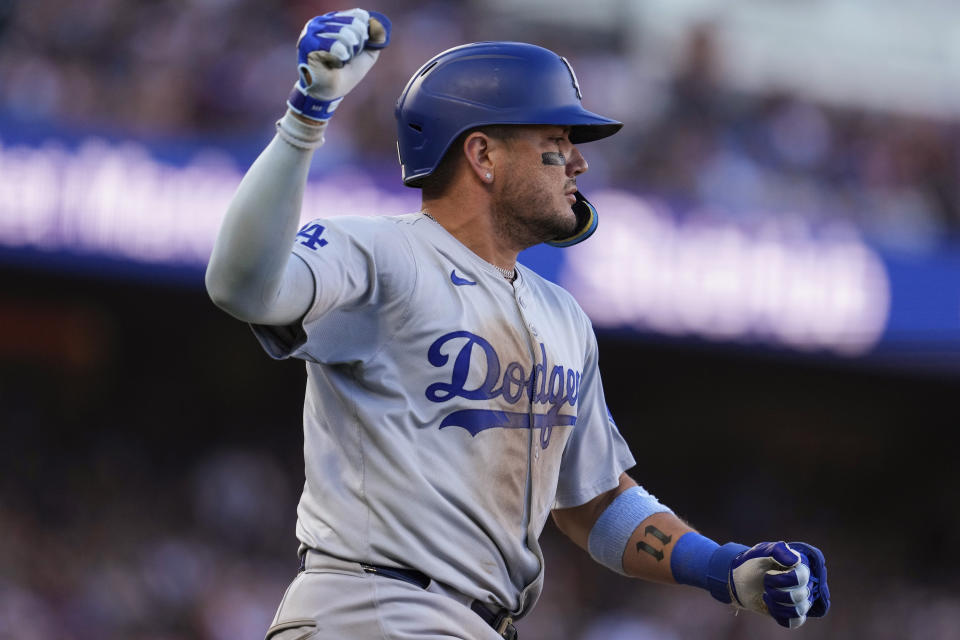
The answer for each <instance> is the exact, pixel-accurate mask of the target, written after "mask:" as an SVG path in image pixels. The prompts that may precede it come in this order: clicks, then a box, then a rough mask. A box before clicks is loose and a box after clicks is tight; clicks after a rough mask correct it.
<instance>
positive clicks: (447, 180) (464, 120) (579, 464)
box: [206, 9, 830, 640]
mask: <svg viewBox="0 0 960 640" xmlns="http://www.w3.org/2000/svg"><path fill="white" fill-rule="evenodd" d="M389 42H390V22H389V20H387V18H386V17H385V16H383V15H381V14H378V13H374V12H367V11H364V10H361V9H353V10H351V11H341V12H334V13H328V14H326V15H323V16H320V17H317V18H314V19H313V20H311V21H310V22H308V23H307V25H306V26H305V28H304V30H303V32H302V33H301V34H300V39H299V41H298V45H297V46H298V53H299V67H298V69H299V80H298V81H297V83H296V85H295V86H294V88H293V91H292V93H291V94H290V98H289V100H288V102H287V107H288V108H287V111H286V113H285V115H284V116H283V117H282V118H281V119H280V120H279V122H278V123H277V134H276V136H275V137H274V139H273V140H272V141H271V142H270V144H269V145H268V146H267V147H266V149H265V150H264V151H263V153H262V154H261V155H260V157H259V158H258V159H257V160H256V162H254V164H253V165H252V166H251V167H250V169H249V171H248V172H247V174H246V176H245V177H244V179H243V181H242V183H241V185H240V187H239V189H238V191H237V193H236V196H235V197H234V199H233V201H232V203H231V205H230V207H229V209H228V211H227V213H226V216H225V218H224V220H223V224H222V228H221V230H220V233H219V235H218V237H217V241H216V245H215V247H214V250H213V254H212V256H211V258H210V264H209V267H208V270H207V274H206V283H207V289H208V291H209V294H210V296H211V298H212V299H213V301H214V302H215V303H216V304H217V305H219V306H220V307H222V308H223V309H225V310H226V311H227V312H229V313H230V314H232V315H233V316H235V317H237V318H239V319H241V320H244V321H246V322H249V323H251V325H252V326H253V330H254V332H255V334H256V336H257V338H258V339H259V341H260V342H261V344H262V345H263V347H264V349H266V351H267V352H268V353H269V354H270V355H271V356H272V357H274V358H290V357H295V358H299V359H302V360H304V361H305V362H306V368H307V374H308V375H307V388H306V400H305V404H304V414H303V420H304V438H305V444H304V456H305V469H306V482H305V485H304V489H303V494H302V497H301V500H300V504H299V506H298V510H297V515H298V519H297V528H296V533H297V538H298V539H299V541H300V547H299V553H300V559H301V560H300V561H301V571H300V573H299V574H298V575H297V576H296V578H295V579H294V580H293V582H292V583H291V585H290V586H289V588H288V590H287V592H286V595H285V596H284V598H283V600H282V602H281V604H280V607H279V610H278V611H277V615H276V618H275V619H274V621H273V624H272V626H271V627H270V629H269V631H268V633H267V637H268V638H272V639H274V640H292V639H294V638H307V637H311V638H313V637H317V638H354V639H359V640H362V639H367V638H397V639H400V638H418V639H419V638H463V639H468V638H469V639H471V640H476V639H484V638H487V639H491V640H492V639H494V638H516V637H517V631H516V628H515V627H514V622H515V621H516V620H518V619H520V618H522V617H523V616H524V615H526V614H527V613H529V611H530V610H531V608H532V607H533V606H534V604H535V603H536V600H537V597H538V595H539V594H540V591H541V585H542V580H543V568H544V558H543V554H542V552H541V549H540V546H539V544H538V538H539V536H540V533H541V531H542V530H543V527H544V525H545V523H546V520H547V517H548V516H550V515H551V514H552V516H553V518H554V520H555V522H556V524H557V525H558V526H559V528H560V529H561V530H562V531H563V532H564V533H565V534H566V535H567V536H569V537H570V538H571V539H572V540H573V541H574V542H575V543H577V544H578V545H579V546H581V547H582V548H584V549H585V550H587V551H588V552H589V553H590V555H591V556H592V557H593V558H594V559H595V560H596V561H597V562H599V563H601V564H603V565H605V566H607V567H609V568H610V569H612V570H614V571H617V572H619V573H622V574H625V575H630V576H635V577H639V578H644V579H647V580H654V581H660V582H665V583H681V584H687V585H693V586H697V587H700V588H703V589H705V590H707V591H708V592H709V593H710V594H711V595H712V596H713V597H714V598H716V599H717V600H720V601H721V602H724V603H730V604H732V605H733V606H735V607H738V608H743V609H749V610H751V611H756V612H758V613H762V614H764V615H768V616H771V617H772V618H773V619H774V620H775V621H776V622H777V623H779V624H780V625H782V626H785V627H797V626H799V625H801V624H803V623H804V621H805V620H806V619H807V617H808V616H822V615H824V614H825V613H826V612H827V609H828V608H829V603H830V601H829V592H828V588H827V581H826V569H825V566H824V559H823V555H822V554H821V552H820V551H819V550H817V549H816V548H815V547H813V546H811V545H809V544H804V543H799V542H796V543H794V542H791V543H789V544H788V543H785V542H765V543H761V544H758V545H755V546H753V547H747V546H744V545H739V544H734V543H728V544H725V545H722V546H721V545H719V544H717V543H716V542H714V541H713V540H711V539H709V538H707V537H705V536H703V535H701V534H700V533H698V532H696V531H695V530H693V529H692V528H691V527H690V526H689V525H687V524H686V523H685V522H684V521H683V520H681V519H680V518H678V517H677V516H676V515H674V513H673V512H672V511H671V510H670V509H669V508H668V507H667V506H665V505H663V504H661V503H660V502H659V501H658V500H657V499H656V498H655V497H654V496H653V495H651V494H650V493H648V492H647V491H645V490H644V489H643V488H641V487H640V486H638V485H637V484H636V482H634V481H633V480H632V479H631V478H630V476H628V475H627V474H626V471H627V470H628V469H630V468H631V467H633V466H634V459H633V457H632V456H631V454H630V451H629V450H628V448H627V446H626V444H625V443H624V440H623V438H622V437H621V435H620V433H619V432H618V430H617V427H616V425H615V424H614V421H613V418H612V417H611V416H610V415H609V412H608V410H607V407H606V403H605V401H604V393H603V386H602V384H601V380H600V374H599V371H598V368H597V343H596V339H595V337H594V333H593V330H592V327H591V324H590V320H589V319H588V318H587V317H586V315H585V314H584V313H583V311H582V310H581V309H580V308H579V307H578V305H577V303H576V302H574V300H573V298H572V297H571V296H570V295H569V294H568V293H567V292H566V291H564V290H563V289H561V288H560V287H558V286H556V285H554V284H552V283H550V282H548V281H546V280H544V279H543V278H541V277H539V276H538V275H537V274H536V273H534V272H532V271H530V270H529V269H527V268H526V267H524V266H523V265H521V264H518V263H517V262H516V258H517V255H518V253H519V252H520V251H521V250H522V249H524V248H526V247H529V246H532V245H535V244H537V243H540V242H548V243H553V244H556V245H559V246H566V245H569V244H573V243H576V242H580V241H583V240H584V239H586V238H587V237H589V236H590V234H591V233H592V232H593V230H594V229H595V228H596V225H597V212H596V210H595V209H594V208H593V207H592V205H590V203H589V202H588V201H587V200H586V199H585V198H584V197H583V196H582V195H581V194H580V193H579V192H578V191H577V177H578V176H579V175H580V174H582V173H583V172H584V171H586V170H587V162H586V160H585V159H584V157H583V156H582V155H581V153H580V150H579V148H578V146H577V145H579V144H581V143H586V142H590V141H593V140H597V139H600V138H604V137H606V136H610V135H612V134H614V133H615V132H616V131H617V130H618V129H620V127H621V123H619V122H616V121H614V120H611V119H609V118H605V117H603V116H600V115H597V114H595V113H592V112H590V111H587V110H585V109H584V108H583V107H582V106H581V95H580V87H579V84H578V82H577V77H576V75H575V74H574V71H573V68H572V67H571V66H570V63H569V62H568V61H567V60H566V59H565V58H563V57H560V56H558V55H557V54H555V53H553V52H552V51H548V50H546V49H542V48H540V47H537V46H533V45H530V44H523V43H515V42H485V43H475V44H468V45H464V46H461V47H456V48H454V49H450V50H448V51H445V52H443V53H441V54H439V55H437V56H436V57H434V58H433V59H432V60H430V61H428V62H427V63H426V64H425V65H424V66H423V67H421V68H420V69H419V70H418V71H417V72H416V73H415V74H414V75H413V77H412V79H411V80H410V82H409V83H408V84H407V86H406V88H405V89H404V91H403V93H402V94H401V96H400V98H399V100H398V102H397V107H396V116H397V122H398V125H397V126H398V150H399V154H400V162H401V166H402V174H403V182H404V184H406V185H407V186H410V187H415V188H419V189H422V195H423V207H422V209H421V210H420V211H419V212H416V213H411V214H407V215H399V216H382V217H351V216H349V215H342V214H345V213H348V212H344V211H333V210H325V211H323V214H324V215H325V216H329V217H322V218H319V219H317V220H314V221H313V222H310V223H309V224H307V225H305V226H303V227H302V228H298V227H299V220H300V206H301V200H302V196H303V191H304V185H305V182H306V178H307V171H308V168H309V166H310V161H311V157H312V155H313V153H314V152H315V150H316V149H317V148H319V147H320V146H321V145H322V144H323V140H324V131H325V130H326V127H327V126H328V123H329V121H330V119H331V117H332V116H333V115H335V110H336V109H337V108H338V107H339V106H340V102H341V100H342V99H343V97H344V96H345V95H346V94H347V93H349V91H350V90H351V89H352V88H353V87H354V86H356V84H357V83H358V82H360V80H361V79H362V78H363V77H364V75H366V73H367V72H368V71H369V70H370V68H371V67H372V66H373V64H374V63H375V62H376V60H377V57H378V56H379V55H380V54H381V52H382V51H383V49H384V48H385V47H387V45H388V44H389ZM311 204H312V205H314V206H317V207H319V208H321V210H322V209H323V203H322V202H321V203H311Z"/></svg>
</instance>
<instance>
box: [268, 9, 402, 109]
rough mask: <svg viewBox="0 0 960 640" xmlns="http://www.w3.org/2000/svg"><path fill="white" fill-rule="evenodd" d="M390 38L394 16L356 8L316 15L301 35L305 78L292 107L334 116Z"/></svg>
mask: <svg viewBox="0 0 960 640" xmlns="http://www.w3.org/2000/svg"><path fill="white" fill-rule="evenodd" d="M389 42H390V20H388V19H387V17H386V16H385V15H383V14H380V13H375V12H368V11H365V10H363V9H351V10H349V11H334V12H331V13H326V14H324V15H322V16H317V17H316V18H313V19H312V20H310V21H309V22H307V24H306V25H304V27H303V31H301V32H300V38H299V40H297V61H298V64H297V70H298V72H299V75H300V79H299V81H298V82H297V83H296V84H295V85H294V87H293V91H292V92H291V93H290V98H289V99H288V100H287V106H288V107H290V109H291V110H293V111H295V112H296V113H299V114H300V115H302V116H304V117H306V118H310V119H311V120H317V121H321V122H322V121H325V120H329V119H330V117H331V116H332V115H333V112H334V110H335V109H336V108H337V106H339V104H340V101H341V100H343V96H345V95H346V94H347V93H349V92H350V90H351V89H353V88H354V87H355V86H357V84H358V83H359V82H360V80H361V79H363V76H365V75H366V74H367V72H368V71H369V70H370V68H371V67H372V66H373V63H375V62H376V61H377V58H378V57H379V55H380V49H383V48H384V47H386V46H387V44H389Z"/></svg>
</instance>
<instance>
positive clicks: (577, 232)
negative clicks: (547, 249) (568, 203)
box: [547, 191, 600, 247]
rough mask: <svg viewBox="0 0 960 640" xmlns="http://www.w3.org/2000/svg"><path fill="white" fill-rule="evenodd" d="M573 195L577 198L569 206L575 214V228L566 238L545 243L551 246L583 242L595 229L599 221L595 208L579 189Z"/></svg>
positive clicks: (565, 245) (566, 245)
mask: <svg viewBox="0 0 960 640" xmlns="http://www.w3.org/2000/svg"><path fill="white" fill-rule="evenodd" d="M573 196H574V197H575V198H576V199H577V201H576V202H574V203H573V205H572V207H571V208H572V209H573V213H574V215H575V216H577V228H576V229H574V231H573V233H572V234H570V235H569V236H567V237H566V238H557V239H555V240H550V241H548V242H547V244H548V245H550V246H551V247H569V246H571V245H574V244H577V243H578V242H583V241H584V240H586V239H587V238H589V237H590V236H592V235H593V232H594V231H596V230H597V224H598V223H599V222H600V220H599V215H598V214H597V208H596V207H595V206H593V204H592V203H591V202H590V201H589V200H587V199H586V198H585V197H583V194H582V193H580V192H579V191H577V192H576V193H574V194H573Z"/></svg>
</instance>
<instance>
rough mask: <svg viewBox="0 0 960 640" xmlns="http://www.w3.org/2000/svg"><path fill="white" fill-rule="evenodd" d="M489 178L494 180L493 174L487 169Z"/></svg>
mask: <svg viewBox="0 0 960 640" xmlns="http://www.w3.org/2000/svg"><path fill="white" fill-rule="evenodd" d="M487 180H493V174H492V173H490V172H489V171H487Z"/></svg>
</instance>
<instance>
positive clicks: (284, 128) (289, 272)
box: [205, 9, 390, 325]
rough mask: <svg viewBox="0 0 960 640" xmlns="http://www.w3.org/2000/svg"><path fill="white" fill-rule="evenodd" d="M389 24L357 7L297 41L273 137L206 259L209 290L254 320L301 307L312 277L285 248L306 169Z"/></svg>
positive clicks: (280, 321)
mask: <svg viewBox="0 0 960 640" xmlns="http://www.w3.org/2000/svg"><path fill="white" fill-rule="evenodd" d="M389 37H390V22H389V21H388V20H387V19H386V18H385V17H384V16H382V15H380V14H372V15H371V14H370V13H368V12H367V11H364V10H362V9H353V10H350V11H340V12H331V13H328V14H325V15H323V16H318V17H316V18H314V19H312V20H310V21H309V22H308V23H307V24H306V26H304V28H303V31H302V32H301V34H300V38H299V40H298V42H297V51H298V56H299V65H298V70H299V75H300V78H299V80H298V82H297V84H296V85H295V86H294V90H293V92H292V93H291V94H290V99H289V100H288V102H287V105H288V109H287V112H286V114H285V115H284V116H283V118H281V120H280V121H279V122H278V123H277V135H276V136H275V137H274V139H273V140H272V141H271V142H270V144H269V145H268V146H267V148H266V149H264V151H263V153H261V154H260V156H259V157H258V158H257V160H256V162H254V163H253V165H252V166H251V167H250V169H249V170H248V171H247V174H246V175H245V176H244V178H243V181H242V182H241V183H240V186H239V188H238V189H237V193H236V194H235V195H234V197H233V200H232V201H231V203H230V205H229V207H228V208H227V212H226V215H225V216H224V219H223V222H222V224H221V227H220V231H219V233H218V235H217V239H216V242H215V243H214V247H213V252H212V254H211V256H210V262H209V264H208V265H207V272H206V278H205V282H206V287H207V292H208V293H209V295H210V298H211V299H212V300H213V301H214V303H216V304H217V306H219V307H221V308H222V309H224V310H225V311H227V312H228V313H230V314H231V315H233V316H235V317H237V318H239V319H241V320H244V321H247V322H252V323H256V324H267V325H286V324H291V323H294V322H296V321H298V320H299V319H300V318H302V317H303V316H304V314H306V312H307V310H308V309H309V308H310V306H311V304H312V302H313V298H314V280H313V275H312V273H311V271H310V269H309V268H308V267H307V265H306V264H305V263H304V262H303V260H302V259H301V258H299V257H297V256H296V255H294V254H293V253H291V248H292V246H293V243H294V239H295V236H296V233H297V229H298V227H299V225H300V208H301V204H302V201H303V193H304V188H305V186H306V181H307V173H308V172H309V169H310V161H311V159H312V157H313V152H314V151H315V150H316V149H317V148H319V147H320V146H321V145H322V144H323V136H324V131H325V129H326V126H327V123H328V121H329V119H330V117H331V116H332V115H333V112H334V110H335V109H336V108H337V106H338V105H339V104H340V101H341V100H342V99H343V96H345V95H346V94H347V93H348V92H349V91H350V90H351V89H353V87H355V86H356V85H357V83H359V82H360V80H361V79H362V78H363V76H364V75H366V73H367V72H368V71H369V70H370V68H371V67H372V66H373V64H374V62H376V60H377V57H378V56H379V49H381V48H383V47H385V46H386V45H387V43H388V42H389Z"/></svg>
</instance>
